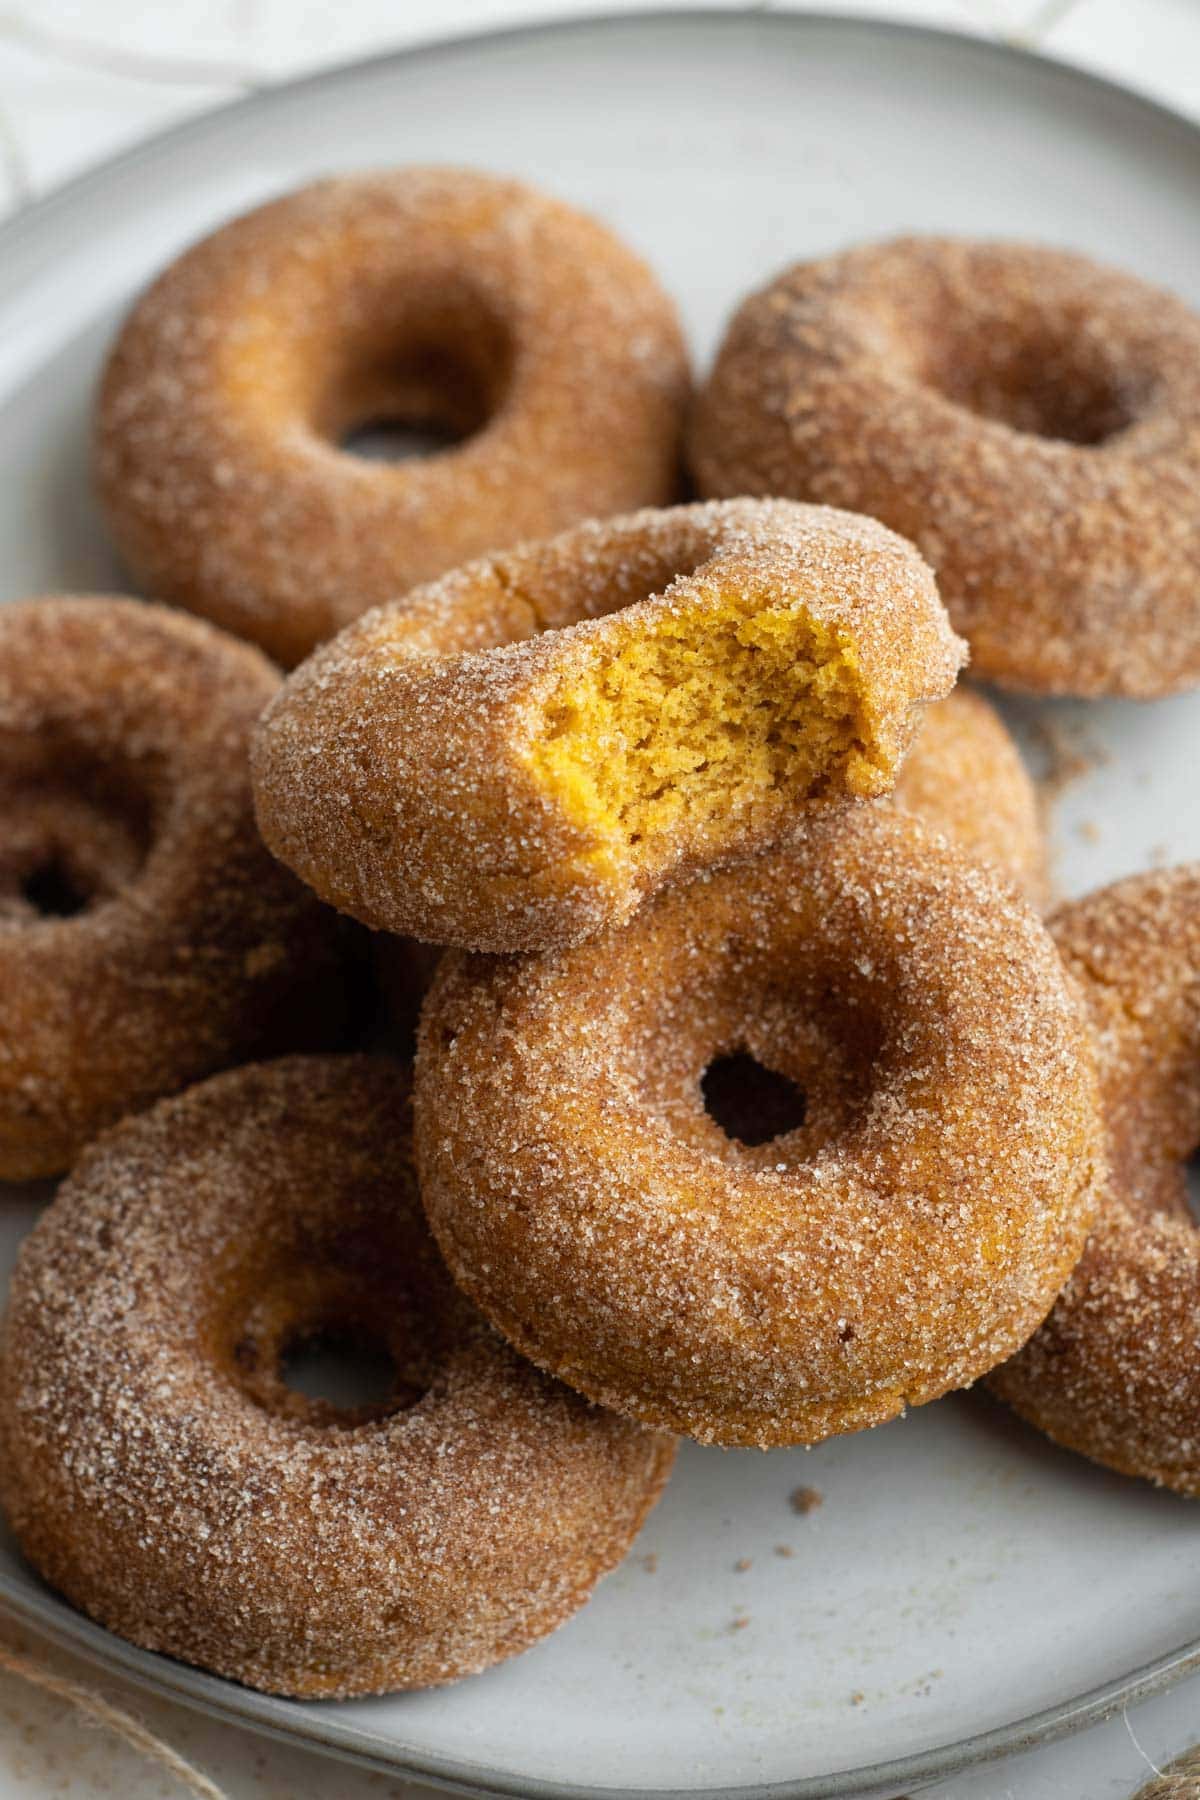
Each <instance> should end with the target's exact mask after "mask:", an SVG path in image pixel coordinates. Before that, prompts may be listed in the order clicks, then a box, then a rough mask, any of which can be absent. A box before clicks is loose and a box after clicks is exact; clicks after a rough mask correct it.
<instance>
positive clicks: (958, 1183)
mask: <svg viewBox="0 0 1200 1800" xmlns="http://www.w3.org/2000/svg"><path fill="white" fill-rule="evenodd" d="M738 1050H745V1051H748V1052H749V1053H750V1054H751V1055H752V1056H754V1057H755V1058H756V1059H757V1060H758V1061H759V1062H760V1063H763V1064H764V1065H765V1066H766V1067H768V1068H771V1069H775V1070H777V1071H779V1072H780V1073H781V1074H783V1075H786V1076H788V1077H789V1078H790V1079H791V1080H792V1081H794V1082H795V1083H796V1084H797V1085H798V1086H799V1087H800V1088H801V1089H802V1090H803V1092H804V1093H805V1094H806V1096H807V1100H808V1110H807V1116H806V1118H805V1121H804V1123H803V1125H802V1126H801V1127H800V1128H799V1129H798V1130H796V1131H793V1132H789V1133H787V1134H786V1135H784V1136H781V1137H778V1138H776V1139H774V1140H773V1141H771V1142H768V1143H766V1144H761V1145H758V1146H756V1147H754V1148H749V1147H747V1146H745V1145H743V1144H740V1143H738V1142H736V1141H734V1140H732V1139H730V1138H728V1137H726V1136H725V1134H724V1133H723V1132H722V1131H721V1130H720V1129H719V1127H718V1126H717V1125H716V1124H715V1123H714V1121H713V1120H712V1119H710V1118H709V1116H708V1114H707V1112H706V1111H705V1109H704V1106H703V1101H702V1096H701V1089H700V1080H701V1076H702V1075H703V1073H704V1071H705V1069H706V1067H707V1066H708V1064H709V1063H710V1062H711V1061H712V1060H713V1059H714V1058H716V1057H719V1056H722V1055H726V1054H729V1053H731V1052H735V1051H738ZM416 1120H417V1146H418V1163H419V1169H420V1177H421V1188H422V1197H423V1199H424V1202H425V1206H426V1210H427V1213H428V1216H429V1219H430V1223H431V1224H432V1226H433V1229H434V1233H435V1235H436V1237H437V1239H438V1242H439V1244H440V1246H441V1248H442V1251H443V1254H444V1255H445V1257H446V1259H447V1261H448V1263H449V1265H450V1268H451V1271H452V1273H453V1274H454V1276H455V1279H456V1280H457V1281H458V1282H459V1283H460V1285H462V1286H463V1288H464V1289H465V1290H466V1292H467V1293H468V1294H470V1296H471V1297H472V1298H473V1299H474V1300H475V1301H476V1302H477V1304H478V1305H480V1306H481V1307H482V1309H483V1310H484V1311H485V1312H486V1313H487V1315H488V1316H489V1317H490V1318H491V1319H492V1321H493V1323H495V1324H496V1325H497V1326H498V1327H499V1328H500V1329H501V1330H502V1331H503V1332H504V1333H505V1335H506V1336H507V1337H508V1338H509V1339H510V1341H511V1342H512V1343H514V1344H515V1345H516V1347H517V1348H519V1349H520V1350H522V1351H523V1352H524V1353H525V1354H526V1355H527V1356H530V1357H531V1358H532V1359H533V1360H534V1361H535V1362H537V1363H539V1364H540V1365H541V1366H543V1367H546V1368H548V1369H551V1370H552V1371H553V1372H555V1373H556V1374H558V1375H560V1376H561V1377H562V1378H563V1379H564V1380H567V1381H569V1382H570V1383H571V1384H572V1385H573V1386H575V1387H578V1388H579V1389H580V1390H581V1391H582V1392H584V1393H586V1394H588V1395H589V1396H590V1397H591V1398H592V1399H595V1400H597V1401H599V1402H600V1403H602V1404H604V1405H607V1406H612V1407H615V1408H617V1409H618V1410H620V1411H623V1412H626V1413H629V1414H631V1415H633V1416H634V1417H637V1418H640V1419H643V1420H645V1421H648V1422H653V1423H655V1424H659V1425H668V1426H670V1427H671V1428H672V1429H675V1430H679V1431H685V1432H688V1433H690V1434H691V1435H692V1436H694V1437H697V1438H700V1439H701V1440H703V1441H707V1442H719V1443H728V1444H735V1443H737V1444H759V1445H762V1446H764V1447H766V1446H770V1445H776V1444H786V1443H796V1442H804V1443H811V1442H816V1441H817V1440H819V1439H821V1438H824V1437H826V1436H829V1435H830V1434H832V1433H835V1432H842V1431H851V1430H857V1429H859V1428H861V1427H863V1426H866V1425H872V1424H876V1423H879V1422H880V1421H882V1420H884V1419H888V1418H890V1417H892V1416H893V1415H894V1414H896V1413H898V1412H900V1411H902V1410H903V1409H904V1407H905V1406H906V1405H916V1404H919V1403H921V1402H924V1401H926V1400H931V1399H934V1398H935V1397H936V1396H937V1395H939V1394H942V1393H944V1392H946V1391H947V1390H948V1389H950V1388H955V1387H961V1386H963V1385H965V1384H967V1383H969V1382H971V1381H973V1380H975V1379H976V1378H977V1377H978V1376H979V1375H981V1374H983V1373H984V1372H985V1371H986V1370H987V1369H989V1368H991V1367H993V1366H994V1365H995V1364H996V1363H998V1362H1000V1361H1001V1360H1003V1358H1004V1357H1006V1356H1008V1355H1010V1354H1011V1353H1012V1351H1013V1350H1014V1349H1015V1348H1017V1347H1018V1346H1019V1345H1021V1344H1022V1343H1024V1342H1025V1340H1026V1339H1027V1338H1028V1337H1029V1336H1030V1334H1031V1333H1032V1332H1033V1330H1034V1329H1035V1328H1036V1326H1037V1325H1038V1324H1039V1323H1040V1322H1041V1320H1042V1319H1043V1318H1044V1317H1045V1315H1046V1313H1047V1311H1048V1310H1049V1308H1050V1306H1051V1304H1052V1303H1053V1301H1054V1298H1055V1295H1056V1294H1057V1292H1058V1290H1059V1288H1060V1287H1061V1285H1062V1283H1063V1281H1064V1280H1065V1278H1066V1276H1067V1274H1068V1273H1069V1271H1070V1269H1071V1268H1072V1266H1073V1265H1074V1263H1075V1261H1076V1260H1077V1258H1078V1256H1079V1253H1080V1251H1081V1249H1082V1246H1083V1241H1084V1237H1085V1234H1086V1231H1087V1228H1088V1225H1089V1223H1090V1221H1091V1218H1092V1215H1093V1213H1094V1210H1095V1204H1096V1199H1097V1194H1098V1189H1099V1184H1100V1181H1101V1178H1102V1172H1103V1154H1102V1142H1101V1130H1100V1123H1099V1116H1098V1110H1097V1099H1096V1089H1095V1082H1094V1076H1093V1070H1092V1063H1091V1049H1090V1045H1089V1041H1088V1037H1087V1033H1086V1030H1085V1027H1084V1020H1083V1017H1082V1010H1081V1007H1080V1006H1079V1003H1078V1001H1077V999H1076V998H1075V996H1074V994H1073V993H1072V991H1071V988H1070V986H1069V984H1068V982H1067V980H1066V977H1065V976H1064V974H1063V971H1062V967H1061V965H1060V963H1059V960H1058V957H1057V955H1056V953H1055V950H1054V946H1053V944H1052V942H1051V940H1050V938H1049V937H1048V935H1047V934H1046V932H1045V930H1044V928H1043V927H1042V926H1041V924H1040V923H1039V921H1038V919H1037V918H1036V916H1035V915H1034V914H1033V913H1032V912H1031V911H1030V910H1029V909H1028V908H1027V907H1026V906H1024V905H1023V904H1022V903H1021V902H1020V901H1018V900H1017V898H1016V897H1015V895H1014V894H1013V892H1012V890H1011V889H1009V888H1007V887H1006V886H1005V885H1003V884H1002V883H1001V882H999V881H998V880H997V879H996V878H995V877H994V876H992V875H990V874H989V873H987V872H985V871H983V870H980V869H976V868H973V867H971V866H969V865H968V864H967V863H966V862H965V861H964V860H963V859H962V858H961V857H960V856H959V855H957V854H956V853H955V852H954V851H953V850H951V848H950V847H949V846H948V845H946V844H945V843H943V842H942V841H941V840H939V839H936V838H933V837H931V836H929V835H928V834H927V833H926V832H925V831H924V830H923V829H922V827H921V826H920V825H919V824H918V822H917V821H916V820H915V819H913V818H911V817H907V816H905V815H903V814H901V813H899V812H898V811H897V810H895V809H894V808H892V807H887V806H883V805H880V804H876V805H865V806H860V807H845V808H841V809H832V808H831V809H828V810H827V811H826V812H824V813H823V814H821V815H820V816H817V817H815V818H814V819H813V821H812V822H811V823H810V824H809V826H808V828H807V830H806V832H805V833H804V835H803V837H802V838H801V839H800V840H799V841H798V842H797V843H795V844H794V845H793V846H791V847H790V848H789V849H788V851H787V852H785V853H781V854H777V855H775V856H772V857H765V858H760V859H758V860H756V861H754V862H748V863H745V864H743V865H741V866H739V867H736V868H731V869H727V870H725V871H723V872H721V873H718V874H713V875H711V876H708V877H706V878H702V879H701V880H698V881H696V882H694V883H693V884H692V885H690V886H688V887H685V888H682V889H676V890H674V891H672V892H670V893H668V894H666V895H663V896H662V897H660V899H659V900H658V901H657V902H656V903H655V904H654V905H653V906H651V907H648V908H646V909H645V910H644V911H643V912H641V913H639V914H638V915H637V917H636V918H635V919H633V920H632V921H631V922H630V923H629V924H627V925H626V926H624V927H623V928H622V929H620V930H617V931H613V932H609V933H607V934H606V935H605V936H604V937H602V938H600V939H598V940H597V941H595V942H593V943H591V944H588V945H585V946H581V947H579V948H576V949H571V950H567V951H564V952H560V953H558V954H555V955H550V956H544V957H539V958H532V959H524V960H516V959H497V958H486V957H480V956H466V955H462V954H452V955H449V956H447V957H445V958H443V961H442V963H441V965H440V967H439V970H438V974H437V977H436V978H435V981H434V985H433V988H432V990H431V992H430V995H429V998H428V1000H427V1002H426V1005H425V1009H424V1013H423V1015H422V1022H421V1032H420V1048H419V1053H418V1063H417V1089H416Z"/></svg>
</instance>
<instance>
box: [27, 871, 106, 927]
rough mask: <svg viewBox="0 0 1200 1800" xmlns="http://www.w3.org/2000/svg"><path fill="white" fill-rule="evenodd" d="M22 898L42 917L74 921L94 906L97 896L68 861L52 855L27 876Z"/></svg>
mask: <svg viewBox="0 0 1200 1800" xmlns="http://www.w3.org/2000/svg"><path fill="white" fill-rule="evenodd" d="M21 898H22V899H23V900H24V901H25V903H26V905H27V906H29V907H30V908H31V909H32V910H33V911H34V912H35V913H38V914H39V915H40V916H41V917H42V918H46V919H73V918H74V917H75V915H76V913H81V912H83V911H84V910H85V908H87V907H88V906H90V905H91V903H92V901H93V900H94V899H95V894H94V893H93V892H92V891H90V890H89V888H88V887H87V886H86V885H85V883H84V882H82V881H80V880H79V879H78V876H77V873H76V871H75V870H74V869H72V868H71V867H70V865H69V864H68V862H67V861H66V859H65V858H63V857H59V856H52V857H50V858H49V860H48V861H46V862H42V863H39V864H38V865H37V867H36V868H33V869H31V870H30V871H29V873H28V874H27V875H26V876H25V877H24V879H23V880H22V882H21Z"/></svg>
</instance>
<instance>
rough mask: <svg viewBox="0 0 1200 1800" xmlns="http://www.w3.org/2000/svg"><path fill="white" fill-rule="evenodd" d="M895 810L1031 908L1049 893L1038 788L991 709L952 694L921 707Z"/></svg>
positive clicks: (978, 698) (967, 692) (978, 699)
mask: <svg viewBox="0 0 1200 1800" xmlns="http://www.w3.org/2000/svg"><path fill="white" fill-rule="evenodd" d="M892 800H893V803H894V804H895V805H896V806H898V807H900V808H901V809H902V810H903V811H905V812H910V813H915V814H916V816H917V818H919V819H920V820H922V821H923V823H924V824H925V825H927V826H928V827H929V828H930V829H931V830H933V831H937V832H940V833H941V834H942V836H943V837H946V838H949V840H950V842H951V843H952V844H953V845H954V846H955V847H956V848H957V849H959V850H961V851H962V852H963V854H964V855H965V856H966V857H967V858H968V859H969V860H970V861H971V862H980V863H986V864H987V865H988V866H989V867H991V868H993V869H996V870H999V872H1000V873H1001V874H1003V875H1006V876H1007V877H1008V879H1009V880H1010V881H1011V882H1012V883H1013V884H1014V885H1015V886H1016V887H1017V888H1019V889H1020V891H1021V893H1023V894H1024V896H1025V898H1026V899H1027V900H1029V901H1031V902H1032V903H1033V904H1034V905H1035V906H1040V905H1042V903H1043V902H1044V901H1045V899H1046V896H1047V893H1048V891H1049V875H1048V872H1047V868H1046V839H1045V834H1044V832H1043V830H1042V817H1041V807H1040V805H1039V801H1038V793H1037V788H1036V787H1035V786H1034V783H1033V779H1032V777H1031V776H1030V774H1029V771H1028V769H1027V768H1026V767H1025V764H1024V762H1023V761H1022V760H1021V752H1020V751H1019V750H1018V749H1017V746H1016V744H1015V743H1014V742H1013V740H1012V737H1011V735H1010V734H1009V731H1008V729H1007V727H1006V726H1005V724H1004V721H1003V719H1001V717H1000V715H999V713H998V712H997V711H996V709H995V707H994V706H992V705H990V704H989V702H988V701H986V700H985V699H984V698H983V695H982V694H977V693H975V692H974V691H973V689H971V688H966V687H957V688H955V690H954V692H953V693H952V694H948V695H947V696H946V698H945V699H944V700H938V701H935V703H934V704H933V705H932V706H927V707H926V708H925V712H924V714H923V716H922V719H921V726H920V729H919V731H918V732H917V735H916V737H915V739H914V740H913V747H912V749H911V750H910V751H909V753H908V756H907V757H906V758H905V761H904V765H903V767H902V768H901V770H900V774H899V778H898V779H897V782H896V789H895V792H894V794H893V795H892Z"/></svg>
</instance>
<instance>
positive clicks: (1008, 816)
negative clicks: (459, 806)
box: [373, 687, 1048, 1054]
mask: <svg viewBox="0 0 1200 1800" xmlns="http://www.w3.org/2000/svg"><path fill="white" fill-rule="evenodd" d="M890 799H891V803H892V804H894V805H895V806H897V807H899V808H900V809H901V810H902V811H904V812H910V813H914V814H915V815H916V817H917V818H918V819H920V820H921V821H922V822H923V823H924V824H925V825H927V826H928V827H929V829H930V830H932V831H936V832H939V833H940V834H941V835H942V836H943V837H947V838H949V840H950V842H951V843H952V844H954V845H955V846H956V847H957V848H958V849H959V850H961V851H962V852H963V853H964V855H966V857H967V858H968V859H969V860H970V861H971V862H982V863H986V864H988V865H990V867H992V868H993V869H996V870H999V871H1000V873H1001V874H1003V875H1006V876H1007V877H1008V879H1009V880H1010V881H1011V882H1013V883H1014V885H1015V886H1016V887H1017V888H1019V889H1020V890H1021V892H1022V893H1023V894H1024V895H1025V898H1026V899H1027V900H1030V901H1032V902H1033V903H1034V904H1035V905H1040V904H1041V903H1042V902H1043V901H1044V899H1045V897H1046V892H1047V887H1048V877H1047V872H1046V842H1045V836H1044V834H1043V831H1042V822H1041V813H1040V809H1039V806H1038V797H1037V791H1036V789H1035V787H1034V784H1033V780H1032V778H1031V776H1030V775H1029V772H1028V770H1027V769H1026V767H1025V764H1024V763H1023V762H1022V760H1021V753H1020V751H1019V750H1018V749H1017V746H1016V744H1015V743H1014V742H1013V740H1012V738H1011V737H1010V736H1009V733H1008V731H1007V729H1006V728H1005V725H1004V722H1003V720H1002V719H1001V717H1000V715H999V713H998V712H997V711H996V709H995V707H994V706H991V705H989V704H988V702H987V701H986V700H985V699H984V698H983V696H982V695H981V694H977V693H974V692H972V690H971V689H970V688H963V687H958V688H955V690H954V692H953V693H952V694H948V695H947V696H946V698H945V699H944V700H935V701H934V703H933V705H932V706H928V707H926V708H925V711H924V713H923V715H922V718H921V723H920V726H919V728H918V731H917V735H916V737H915V738H914V740H913V747H912V749H911V750H910V751H909V753H908V755H907V757H906V758H905V760H904V764H903V766H902V768H901V770H900V775H899V778H898V780H897V782H896V787H895V791H894V792H893V793H892V795H891V796H890ZM373 944H374V953H375V954H374V961H375V981H376V984H377V988H378V990H379V993H380V997H381V999H382V1002H383V1009H384V1013H385V1016H386V1018H387V1021H388V1027H387V1029H388V1032H389V1038H390V1041H391V1042H393V1043H394V1045H395V1047H396V1048H397V1049H398V1050H399V1051H401V1052H403V1053H404V1054H408V1053H410V1051H411V1049H412V1047H413V1045H414V1044H415V1042H416V1030H417V1023H418V1020H419V1018H420V1012H421V1006H422V1003H423V1001H424V999H425V995H426V994H427V992H428V991H429V986H430V983H431V982H432V981H433V977H434V972H435V970H436V969H437V965H438V960H439V957H440V955H441V952H440V951H439V950H438V949H436V948H435V947H434V945H432V944H422V943H419V942H417V941H416V940H415V939H413V938H401V937H393V936H392V935H391V934H390V933H389V932H380V933H378V934H377V935H376V936H375V938H374V940H373Z"/></svg>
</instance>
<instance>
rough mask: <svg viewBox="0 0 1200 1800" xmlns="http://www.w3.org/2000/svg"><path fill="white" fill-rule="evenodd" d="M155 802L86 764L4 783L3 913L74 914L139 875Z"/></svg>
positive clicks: (28, 917)
mask: <svg viewBox="0 0 1200 1800" xmlns="http://www.w3.org/2000/svg"><path fill="white" fill-rule="evenodd" d="M150 833H151V820H150V813H149V806H148V804H147V803H146V802H145V801H144V799H143V798H142V797H141V796H139V795H138V794H137V793H136V791H134V790H133V789H131V788H129V787H127V786H123V785H121V784H118V783H117V782H116V781H115V780H112V779H105V778H104V777H102V776H101V777H97V776H96V774H95V772H94V771H93V772H89V771H87V770H84V769H74V770H72V769H70V768H69V767H68V768H62V769H57V770H55V771H54V772H53V775H52V776H45V775H42V774H40V773H39V775H38V776H36V777H35V778H34V779H32V780H23V781H21V782H19V783H14V784H13V785H11V786H10V785H4V786H0V918H2V917H7V918H9V919H12V920H16V921H18V922H23V923H27V924H36V923H37V922H39V921H53V920H64V919H73V918H77V917H79V916H80V915H81V914H83V913H86V912H89V911H91V910H92V909H93V908H95V907H97V906H100V905H103V904H104V903H105V902H106V901H108V900H111V899H113V898H114V897H115V896H116V895H118V894H119V893H120V892H121V891H122V890H123V889H124V888H126V887H127V886H128V885H129V884H130V883H131V882H132V881H134V880H135V879H136V878H137V876H138V874H139V872H140V870H141V868H142V865H143V863H144V862H145V859H146V856H147V854H148V851H149V846H150Z"/></svg>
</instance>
